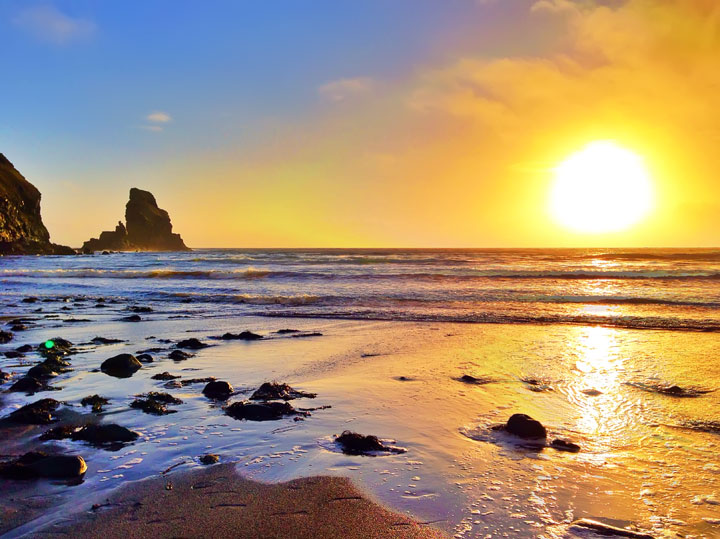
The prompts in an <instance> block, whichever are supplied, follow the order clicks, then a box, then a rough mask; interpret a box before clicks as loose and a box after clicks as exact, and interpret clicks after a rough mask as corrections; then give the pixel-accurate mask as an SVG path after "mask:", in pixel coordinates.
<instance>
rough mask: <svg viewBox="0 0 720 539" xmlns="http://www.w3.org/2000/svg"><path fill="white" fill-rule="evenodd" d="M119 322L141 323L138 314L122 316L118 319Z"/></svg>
mask: <svg viewBox="0 0 720 539" xmlns="http://www.w3.org/2000/svg"><path fill="white" fill-rule="evenodd" d="M120 321H121V322H142V318H140V315H139V314H131V315H130V316H123V317H122V318H121V319H120Z"/></svg>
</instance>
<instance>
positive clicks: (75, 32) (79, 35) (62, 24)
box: [13, 5, 97, 45]
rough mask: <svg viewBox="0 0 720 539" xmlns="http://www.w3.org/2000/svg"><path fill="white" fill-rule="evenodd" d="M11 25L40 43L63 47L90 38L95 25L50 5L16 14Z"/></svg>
mask: <svg viewBox="0 0 720 539" xmlns="http://www.w3.org/2000/svg"><path fill="white" fill-rule="evenodd" d="M13 23H14V24H15V25H16V26H18V27H19V28H22V29H23V30H25V31H27V32H29V33H30V34H32V35H33V36H34V37H35V38H37V39H39V40H41V41H47V42H50V43H54V44H57V45H64V44H66V43H69V42H71V41H77V40H82V39H87V38H89V37H92V36H93V34H95V31H96V30H97V26H96V24H95V23H94V22H93V21H91V20H89V19H83V18H75V17H71V16H69V15H66V14H65V13H62V12H61V11H59V10H58V9H57V8H56V7H54V6H51V5H43V6H35V7H31V8H28V9H25V10H23V11H21V12H20V13H18V14H17V16H16V17H15V18H14V19H13Z"/></svg>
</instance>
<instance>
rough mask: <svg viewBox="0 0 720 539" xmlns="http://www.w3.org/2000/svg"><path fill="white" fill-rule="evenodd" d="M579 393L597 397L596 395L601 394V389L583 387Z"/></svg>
mask: <svg viewBox="0 0 720 539" xmlns="http://www.w3.org/2000/svg"><path fill="white" fill-rule="evenodd" d="M580 393H583V394H585V395H587V396H589V397H597V396H598V395H602V391H600V390H599V389H593V388H588V389H583V390H582V391H581V392H580Z"/></svg>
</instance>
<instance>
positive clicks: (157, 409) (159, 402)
mask: <svg viewBox="0 0 720 539" xmlns="http://www.w3.org/2000/svg"><path fill="white" fill-rule="evenodd" d="M137 397H139V398H137V399H135V400H134V401H133V402H131V403H130V408H137V409H140V410H142V411H143V412H145V413H146V414H152V415H165V414H173V413H175V412H176V411H177V410H168V409H167V406H166V405H167V404H182V401H181V400H180V399H177V398H175V397H173V396H172V395H169V394H167V393H160V392H156V391H151V392H150V393H147V394H145V395H137Z"/></svg>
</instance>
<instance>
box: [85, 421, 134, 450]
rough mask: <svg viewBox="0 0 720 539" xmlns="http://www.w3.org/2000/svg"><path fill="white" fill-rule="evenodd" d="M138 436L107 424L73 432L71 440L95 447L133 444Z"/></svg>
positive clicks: (112, 424) (86, 427)
mask: <svg viewBox="0 0 720 539" xmlns="http://www.w3.org/2000/svg"><path fill="white" fill-rule="evenodd" d="M139 436H140V435H139V434H138V433H137V432H134V431H131V430H130V429H126V428H125V427H121V426H120V425H116V424H115V423H109V424H103V425H85V426H84V427H83V428H81V429H80V430H78V431H75V432H73V433H72V435H71V438H72V439H73V440H79V441H83V442H89V443H91V444H95V445H103V444H112V443H129V442H134V441H135V440H137V439H138V437H139Z"/></svg>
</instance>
